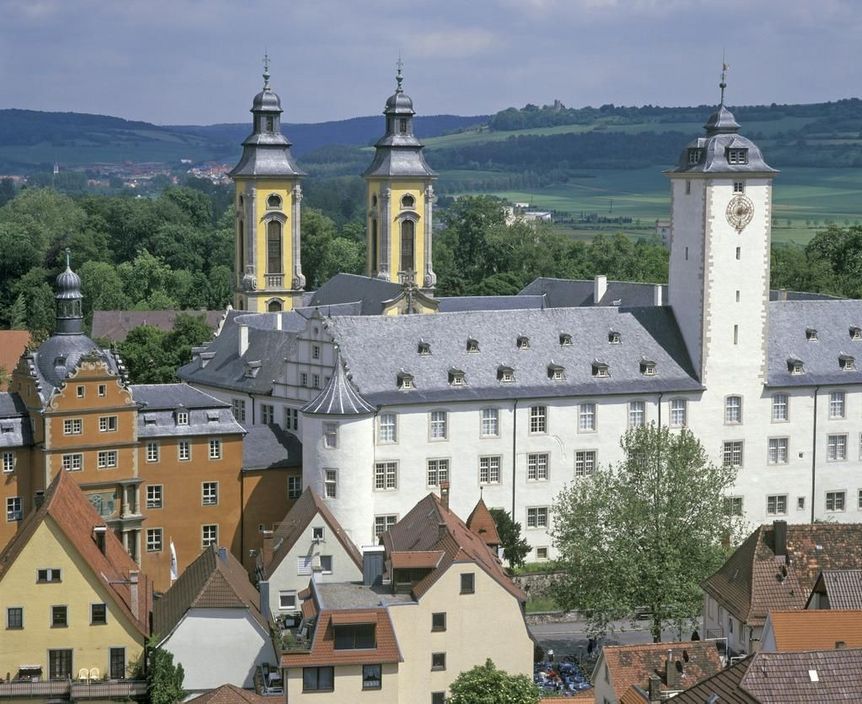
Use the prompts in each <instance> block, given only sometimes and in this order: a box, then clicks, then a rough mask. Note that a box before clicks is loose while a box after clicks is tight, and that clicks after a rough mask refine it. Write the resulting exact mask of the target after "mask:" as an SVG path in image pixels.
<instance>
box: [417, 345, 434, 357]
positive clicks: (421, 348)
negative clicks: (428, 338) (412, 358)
mask: <svg viewBox="0 0 862 704" xmlns="http://www.w3.org/2000/svg"><path fill="white" fill-rule="evenodd" d="M416 351H417V352H418V353H419V354H420V355H421V356H423V357H427V356H428V355H429V354H431V345H429V344H428V343H427V342H421V341H420V342H419V345H418V347H417V348H416Z"/></svg>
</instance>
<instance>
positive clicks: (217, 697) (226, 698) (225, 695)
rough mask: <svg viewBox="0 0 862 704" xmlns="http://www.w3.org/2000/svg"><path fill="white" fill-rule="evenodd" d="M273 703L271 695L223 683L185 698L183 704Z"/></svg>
mask: <svg viewBox="0 0 862 704" xmlns="http://www.w3.org/2000/svg"><path fill="white" fill-rule="evenodd" d="M192 703H194V704H275V700H274V699H273V698H272V697H264V696H261V695H260V694H255V693H254V692H251V691H249V690H247V689H240V688H239V687H237V686H236V685H233V684H223V685H222V686H221V687H218V688H216V689H211V690H209V691H208V692H204V693H203V694H201V695H198V696H197V697H193V698H192V699H187V700H186V702H185V704H192Z"/></svg>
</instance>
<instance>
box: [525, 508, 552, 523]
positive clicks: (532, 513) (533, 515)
mask: <svg viewBox="0 0 862 704" xmlns="http://www.w3.org/2000/svg"><path fill="white" fill-rule="evenodd" d="M547 527H548V507H547V506H533V507H532V508H528V509H527V528H547Z"/></svg>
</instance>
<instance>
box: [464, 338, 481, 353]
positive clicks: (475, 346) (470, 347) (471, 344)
mask: <svg viewBox="0 0 862 704" xmlns="http://www.w3.org/2000/svg"><path fill="white" fill-rule="evenodd" d="M467 351H468V352H478V351H479V340H475V339H473V338H472V337H468V338H467Z"/></svg>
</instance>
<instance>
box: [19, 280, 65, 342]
mask: <svg viewBox="0 0 862 704" xmlns="http://www.w3.org/2000/svg"><path fill="white" fill-rule="evenodd" d="M47 279H48V275H47V272H46V271H45V270H44V269H42V268H41V267H34V268H32V269H30V271H28V272H27V273H26V274H24V276H22V277H21V278H20V279H18V280H17V281H16V282H15V284H14V285H13V287H12V295H14V296H15V305H14V306H13V308H14V309H15V310H14V311H13V312H14V313H15V315H16V316H17V317H18V320H16V321H15V323H16V325H17V326H18V327H19V328H21V327H22V326H21V323H22V322H23V323H24V325H23V327H26V329H27V330H29V331H30V336H31V337H32V338H33V340H34V341H37V342H38V341H41V340H44V339H45V338H46V337H48V336H49V335H50V334H51V333H52V332H53V331H54V323H55V320H56V315H55V305H54V291H53V290H52V289H51V286H50V285H49V284H48V282H47ZM19 299H23V308H24V319H23V321H22V320H21V319H20V311H21V305H22V304H21V302H20V301H19Z"/></svg>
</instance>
